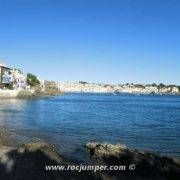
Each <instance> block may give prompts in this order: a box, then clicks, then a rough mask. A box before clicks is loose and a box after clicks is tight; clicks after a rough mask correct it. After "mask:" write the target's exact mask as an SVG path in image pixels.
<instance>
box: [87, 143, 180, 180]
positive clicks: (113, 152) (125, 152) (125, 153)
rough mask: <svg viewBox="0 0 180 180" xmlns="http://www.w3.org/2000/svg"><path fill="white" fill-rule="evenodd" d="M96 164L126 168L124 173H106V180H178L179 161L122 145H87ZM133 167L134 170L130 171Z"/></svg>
mask: <svg viewBox="0 0 180 180" xmlns="http://www.w3.org/2000/svg"><path fill="white" fill-rule="evenodd" d="M86 147H87V149H88V150H89V152H90V155H91V156H92V157H94V158H93V160H94V161H95V162H96V164H97V163H98V164H100V165H102V164H103V165H108V166H112V165H115V166H120V165H121V166H122V165H124V166H126V171H106V172H102V173H104V175H105V177H106V178H107V179H111V178H113V179H121V177H122V179H123V178H125V179H126V178H127V179H157V180H159V179H170V180H173V179H174V180H177V179H179V178H180V160H179V159H174V158H169V157H166V156H160V155H157V154H154V153H151V152H148V151H138V150H133V149H128V148H127V147H126V146H125V145H123V144H115V145H113V144H108V143H97V142H92V143H87V144H86ZM131 165H133V168H134V167H135V169H134V170H132V169H131Z"/></svg>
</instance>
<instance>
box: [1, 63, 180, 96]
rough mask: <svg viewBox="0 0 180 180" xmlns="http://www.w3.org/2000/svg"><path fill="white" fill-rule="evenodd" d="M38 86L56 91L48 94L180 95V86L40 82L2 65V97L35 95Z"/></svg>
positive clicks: (34, 77)
mask: <svg viewBox="0 0 180 180" xmlns="http://www.w3.org/2000/svg"><path fill="white" fill-rule="evenodd" d="M37 85H38V86H39V88H40V91H42V92H44V91H45V90H47V89H48V90H51V91H52V90H54V91H53V92H51V93H48V94H52V95H53V94H58V93H60V92H88V93H114V94H116V93H136V94H180V86H176V85H164V84H162V83H161V84H158V85H157V84H151V85H142V84H133V83H131V84H128V83H127V84H122V85H113V84H112V85H109V84H95V83H88V82H84V81H79V82H55V81H47V80H39V79H38V78H37V77H36V76H35V75H33V74H24V73H23V72H22V71H21V70H19V69H16V68H11V67H9V66H7V65H6V64H5V63H0V97H3V96H5V97H16V96H18V94H19V93H20V92H21V93H22V92H26V93H27V92H28V93H31V94H33V93H34V92H35V88H34V87H37Z"/></svg>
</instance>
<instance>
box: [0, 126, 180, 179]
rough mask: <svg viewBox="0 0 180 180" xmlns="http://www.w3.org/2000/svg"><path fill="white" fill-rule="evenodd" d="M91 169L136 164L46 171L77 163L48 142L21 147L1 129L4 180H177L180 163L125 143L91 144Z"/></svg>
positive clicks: (0, 160) (1, 175)
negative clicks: (113, 168) (131, 166)
mask: <svg viewBox="0 0 180 180" xmlns="http://www.w3.org/2000/svg"><path fill="white" fill-rule="evenodd" d="M85 148H86V149H87V153H89V156H90V159H91V161H90V162H87V165H91V166H96V167H97V166H99V167H100V166H107V167H110V166H113V165H114V166H120V165H124V166H126V167H129V165H131V164H134V165H135V166H136V168H135V170H134V171H130V170H128V169H127V170H125V171H114V170H113V171H109V170H102V171H100V170H98V171H96V172H95V171H81V172H78V171H76V170H70V171H62V170H57V171H46V170H45V166H46V165H51V166H52V165H54V166H56V165H59V166H65V167H67V166H76V165H79V164H80V162H75V161H72V160H69V159H67V158H65V157H63V156H61V155H60V154H59V153H58V151H57V149H56V147H55V146H53V145H50V144H47V143H46V142H28V143H25V144H21V143H20V142H18V141H17V140H16V139H15V138H14V137H13V136H12V135H11V134H10V133H9V131H8V130H6V129H5V128H3V127H0V179H2V180H4V179H5V180H9V179H11V180H20V179H26V180H39V179H45V180H59V179H64V180H66V179H75V180H76V179H77V180H79V179H80V180H81V179H83V180H84V179H102V180H111V179H113V180H116V179H117V180H118V179H130V180H131V179H133V180H134V179H138V180H139V179H148V180H149V179H153V180H154V179H157V180H159V179H162V180H163V179H164V180H165V179H172V180H173V179H174V180H175V179H177V177H178V176H179V175H180V171H179V169H180V160H179V159H174V158H169V157H165V156H160V155H157V154H154V153H150V152H147V151H138V150H134V149H129V148H127V147H126V146H125V145H122V144H116V145H113V144H108V143H97V142H92V143H87V144H86V145H85Z"/></svg>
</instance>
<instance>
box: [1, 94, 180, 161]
mask: <svg viewBox="0 0 180 180" xmlns="http://www.w3.org/2000/svg"><path fill="white" fill-rule="evenodd" d="M0 125H3V126H5V127H7V128H9V129H11V132H12V133H13V134H15V135H16V136H17V137H18V138H20V139H21V140H22V141H23V140H38V139H40V140H46V141H49V142H51V143H54V144H57V145H59V150H60V152H61V153H62V154H63V155H67V156H70V157H73V158H81V159H83V158H84V157H83V156H85V153H83V152H84V147H83V145H84V144H85V143H86V142H89V141H102V142H110V143H124V144H126V145H127V146H129V147H132V148H138V149H146V150H152V151H155V152H158V153H163V154H168V155H173V156H180V96H160V95H140V96H137V95H130V94H129V95H128V94H119V95H112V94H66V95H63V96H57V97H51V98H46V99H34V100H20V99H19V100H17V99H14V100H0Z"/></svg>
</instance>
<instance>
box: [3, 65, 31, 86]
mask: <svg viewBox="0 0 180 180" xmlns="http://www.w3.org/2000/svg"><path fill="white" fill-rule="evenodd" d="M10 85H12V88H13V89H28V88H30V87H29V86H28V85H27V83H26V75H25V74H23V72H22V71H21V70H19V69H14V68H10V67H8V66H6V65H5V64H3V63H0V89H8V88H9V87H10Z"/></svg>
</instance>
